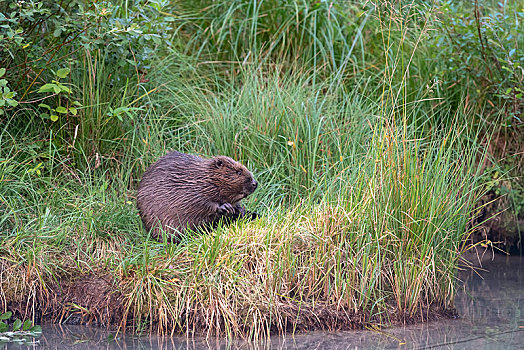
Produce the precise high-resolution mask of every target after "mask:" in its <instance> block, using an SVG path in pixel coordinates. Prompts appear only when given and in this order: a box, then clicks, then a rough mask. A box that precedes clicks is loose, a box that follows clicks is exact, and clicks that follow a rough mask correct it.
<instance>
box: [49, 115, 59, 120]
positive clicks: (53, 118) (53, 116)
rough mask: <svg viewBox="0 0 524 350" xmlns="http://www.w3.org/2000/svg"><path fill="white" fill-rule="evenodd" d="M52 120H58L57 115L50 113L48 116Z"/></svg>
mask: <svg viewBox="0 0 524 350" xmlns="http://www.w3.org/2000/svg"><path fill="white" fill-rule="evenodd" d="M49 118H50V119H51V121H52V122H56V121H57V120H58V116H57V115H55V114H52V115H51V117H49Z"/></svg>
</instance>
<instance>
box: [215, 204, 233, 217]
mask: <svg viewBox="0 0 524 350" xmlns="http://www.w3.org/2000/svg"><path fill="white" fill-rule="evenodd" d="M236 211H237V209H236V208H235V207H234V206H233V204H231V203H224V204H222V205H220V206H219V207H218V210H217V213H219V214H222V215H227V214H229V215H233V214H235V213H236Z"/></svg>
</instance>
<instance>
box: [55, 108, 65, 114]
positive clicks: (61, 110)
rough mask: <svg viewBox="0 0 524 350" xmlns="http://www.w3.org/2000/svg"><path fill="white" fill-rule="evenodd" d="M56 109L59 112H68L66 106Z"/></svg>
mask: <svg viewBox="0 0 524 350" xmlns="http://www.w3.org/2000/svg"><path fill="white" fill-rule="evenodd" d="M55 110H56V111H57V112H58V113H62V114H65V113H67V108H65V107H63V106H59V107H56V109H55Z"/></svg>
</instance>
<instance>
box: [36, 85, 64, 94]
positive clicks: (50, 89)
mask: <svg viewBox="0 0 524 350" xmlns="http://www.w3.org/2000/svg"><path fill="white" fill-rule="evenodd" d="M55 88H58V86H56V84H49V83H48V84H44V85H42V86H40V89H38V92H53V91H55ZM59 91H60V90H59Z"/></svg>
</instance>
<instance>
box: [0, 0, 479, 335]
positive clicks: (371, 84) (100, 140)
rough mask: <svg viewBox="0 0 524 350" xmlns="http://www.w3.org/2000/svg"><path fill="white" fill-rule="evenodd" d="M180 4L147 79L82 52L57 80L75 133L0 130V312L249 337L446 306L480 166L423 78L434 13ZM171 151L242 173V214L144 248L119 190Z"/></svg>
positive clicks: (420, 316)
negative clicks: (227, 163) (76, 110)
mask: <svg viewBox="0 0 524 350" xmlns="http://www.w3.org/2000/svg"><path fill="white" fill-rule="evenodd" d="M191 4H192V5H191V6H197V5H198V6H200V7H198V6H197V7H195V8H194V9H188V8H185V7H184V6H186V7H188V6H190V5H189V3H187V4H184V6H182V7H181V8H180V9H179V10H180V11H181V13H185V14H186V15H187V17H183V16H182V17H176V21H174V22H175V24H177V25H180V26H181V27H178V29H180V37H177V38H173V42H178V41H181V42H183V44H182V48H180V47H177V46H176V45H174V46H171V47H170V48H165V49H162V50H159V52H158V53H157V56H156V58H155V62H154V65H153V68H151V69H150V70H149V71H148V72H147V78H148V79H149V83H145V82H142V83H141V82H139V80H140V78H136V79H135V77H133V78H129V79H127V78H126V76H125V74H122V73H121V72H119V71H113V70H112V66H111V65H109V64H107V63H106V62H105V60H104V53H103V50H95V51H93V52H84V53H85V56H83V58H84V61H82V62H83V63H82V66H81V67H80V69H76V70H72V72H71V76H70V79H71V80H70V84H71V86H73V87H75V91H76V94H77V95H76V97H77V98H78V99H79V100H80V101H81V102H82V106H83V107H82V108H81V109H80V110H81V112H80V114H79V116H78V118H71V119H67V120H66V119H64V120H62V119H61V122H63V124H60V125H52V126H50V125H48V124H46V122H45V121H44V122H42V121H41V120H39V119H38V114H37V109H36V107H34V108H30V107H28V108H26V109H21V110H20V111H19V112H18V114H13V115H10V116H7V117H5V121H6V123H4V124H3V125H2V129H0V241H1V244H0V257H1V258H0V290H1V293H2V294H1V295H2V298H1V300H0V302H1V303H2V307H3V308H9V309H10V310H13V311H15V312H17V313H19V314H22V315H23V317H24V318H28V317H29V318H30V317H32V318H37V317H43V318H47V319H51V320H54V321H83V322H86V321H91V322H94V323H97V324H102V325H109V324H111V325H119V326H120V327H121V329H126V328H133V329H134V330H135V331H139V332H140V331H151V332H159V333H162V334H174V333H178V332H185V333H187V334H193V333H201V332H204V333H206V334H207V335H215V334H217V335H224V334H225V335H227V336H229V337H232V336H243V337H247V338H249V339H258V338H261V337H266V336H269V335H270V334H271V333H275V332H277V333H283V332H285V331H294V330H301V329H310V328H327V329H340V328H355V327H361V326H367V325H390V324H394V323H396V322H402V321H413V320H426V319H430V318H432V317H435V315H440V314H442V313H443V312H444V311H445V310H449V309H450V308H452V307H453V298H454V294H455V288H456V281H455V273H456V269H457V264H458V260H459V258H460V254H461V252H462V251H463V250H464V249H465V239H466V238H467V237H468V235H469V234H470V233H471V225H469V222H470V219H471V218H472V216H473V214H474V208H475V203H476V201H477V199H478V196H479V194H480V193H481V185H482V181H483V180H482V177H481V174H480V167H479V166H478V164H479V162H478V160H479V159H481V160H482V159H483V157H484V156H485V151H482V149H481V148H480V146H479V142H478V134H477V132H476V131H475V129H474V128H472V127H471V125H468V124H467V121H468V120H470V119H471V118H472V115H473V113H474V112H475V111H474V110H473V109H471V108H468V106H467V102H462V101H460V98H453V99H451V98H449V96H448V95H446V92H445V91H442V90H441V87H440V86H439V85H438V84H437V83H436V82H435V84H433V85H432V84H431V82H432V79H431V78H432V77H433V76H434V74H433V73H434V71H435V70H436V69H438V65H439V63H436V64H433V63H430V62H428V60H427V57H428V56H430V53H428V51H431V50H432V48H431V46H429V45H426V39H427V35H428V32H429V29H430V28H431V25H432V23H431V21H430V20H429V19H432V18H433V17H432V16H433V15H434V13H433V12H431V11H429V10H428V9H427V8H426V10H427V11H428V12H427V13H428V16H427V17H417V13H418V12H416V11H418V10H419V9H420V8H419V7H416V6H414V5H413V4H410V6H407V7H405V8H404V12H402V11H400V12H399V11H398V10H397V9H396V8H393V7H378V8H374V9H373V8H371V7H369V8H368V7H366V8H357V7H352V6H347V7H344V6H342V5H341V3H338V2H337V3H336V4H335V5H334V6H333V7H331V6H330V5H329V4H330V3H327V2H319V3H306V2H304V3H299V4H297V6H296V7H292V6H291V5H289V4H288V3H287V2H280V1H270V2H265V3H263V4H262V5H261V6H260V7H253V4H254V3H251V2H245V1H234V2H230V3H227V4H226V3H225V2H224V3H216V5H213V6H210V7H208V6H207V5H208V2H199V3H198V4H197V5H195V4H196V3H193V2H192V3H191ZM246 13H247V14H248V15H249V16H245V14H246ZM191 16H193V17H191ZM326 18H327V19H326ZM177 21H180V23H178V22H177ZM349 38H351V39H349ZM342 39H343V40H342ZM184 40H185V41H184ZM178 44H180V43H179V42H178ZM213 62H216V63H213ZM137 75H139V72H138V70H137ZM135 80H136V81H135ZM110 84H114V86H111V87H109V85H110ZM457 100H458V101H457ZM118 107H122V108H126V111H127V112H126V113H124V114H122V115H120V116H119V117H116V116H115V115H109V114H108V113H112V112H111V109H113V110H114V109H115V108H118ZM462 126H463V127H462ZM42 130H44V131H42ZM169 149H176V150H179V151H183V152H188V153H194V154H200V155H204V156H211V155H215V154H225V155H229V156H231V157H233V158H235V159H237V160H239V161H242V162H243V163H244V164H245V165H247V167H248V168H250V169H251V170H253V173H254V175H255V177H256V179H257V181H258V182H259V183H260V188H259V189H257V191H256V192H255V193H254V194H253V195H252V196H251V197H250V198H249V199H248V200H247V203H246V205H247V207H248V208H249V209H251V210H255V211H257V212H259V213H261V214H262V217H261V218H260V219H258V220H256V221H253V222H249V223H247V222H240V223H238V224H236V225H234V226H232V227H229V228H225V227H219V228H218V229H217V230H215V231H213V232H210V233H208V234H203V235H197V234H188V235H187V236H186V237H185V238H184V239H183V241H182V242H181V243H180V244H178V245H172V244H169V243H167V242H157V241H154V240H151V239H150V237H149V236H148V234H147V233H146V232H144V231H143V229H142V225H141V222H140V218H139V217H138V213H137V211H136V209H135V195H136V186H137V183H138V179H139V178H140V176H141V174H142V173H143V171H144V170H145V169H146V168H147V166H149V165H150V164H151V163H152V162H153V161H154V160H155V159H157V158H158V157H159V156H161V155H163V154H164V153H165V151H166V150H169ZM480 163H482V162H480ZM0 311H1V310H0Z"/></svg>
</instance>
